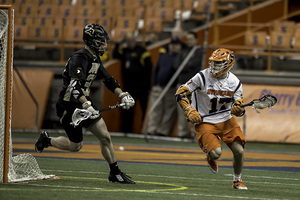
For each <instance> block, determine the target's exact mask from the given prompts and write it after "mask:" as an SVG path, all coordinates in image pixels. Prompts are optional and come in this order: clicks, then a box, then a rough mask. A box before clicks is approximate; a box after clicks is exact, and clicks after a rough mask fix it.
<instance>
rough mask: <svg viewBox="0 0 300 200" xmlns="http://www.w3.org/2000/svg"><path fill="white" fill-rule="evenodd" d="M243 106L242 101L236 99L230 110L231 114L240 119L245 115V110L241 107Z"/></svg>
mask: <svg viewBox="0 0 300 200" xmlns="http://www.w3.org/2000/svg"><path fill="white" fill-rule="evenodd" d="M243 104H244V101H243V99H238V100H236V101H235V102H234V104H233V106H232V107H231V108H230V111H231V114H232V115H235V116H237V117H241V116H243V115H244V113H245V109H244V108H242V107H241V105H243Z"/></svg>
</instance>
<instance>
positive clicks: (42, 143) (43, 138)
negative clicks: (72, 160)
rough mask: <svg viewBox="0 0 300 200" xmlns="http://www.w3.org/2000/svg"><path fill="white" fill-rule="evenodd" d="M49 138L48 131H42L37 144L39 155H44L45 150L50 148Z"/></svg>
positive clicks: (36, 148)
mask: <svg viewBox="0 0 300 200" xmlns="http://www.w3.org/2000/svg"><path fill="white" fill-rule="evenodd" d="M49 139H50V138H49V136H48V133H47V132H46V131H42V132H41V133H40V137H39V139H38V140H37V141H36V142H35V151H36V152H38V153H42V151H43V150H44V148H46V147H48V146H49V145H48V141H49Z"/></svg>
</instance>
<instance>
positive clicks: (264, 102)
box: [201, 94, 277, 118]
mask: <svg viewBox="0 0 300 200" xmlns="http://www.w3.org/2000/svg"><path fill="white" fill-rule="evenodd" d="M276 102H277V98H276V97H274V96H272V95H270V94H266V95H264V96H262V97H261V98H259V99H254V100H252V101H251V102H250V103H247V104H244V105H241V107H242V108H244V107H246V106H252V108H253V109H254V110H255V111H256V112H257V113H260V112H259V111H258V110H257V109H265V108H271V107H273V106H274V105H275V104H276ZM228 111H230V108H229V109H225V110H220V111H217V112H213V113H209V114H206V115H203V116H201V117H202V118H204V117H209V116H212V115H216V114H219V113H223V112H228Z"/></svg>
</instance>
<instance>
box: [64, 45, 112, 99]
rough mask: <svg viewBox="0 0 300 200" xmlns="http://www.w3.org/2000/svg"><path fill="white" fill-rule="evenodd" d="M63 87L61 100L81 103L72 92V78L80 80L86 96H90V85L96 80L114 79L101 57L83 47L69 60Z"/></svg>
mask: <svg viewBox="0 0 300 200" xmlns="http://www.w3.org/2000/svg"><path fill="white" fill-rule="evenodd" d="M62 77H63V89H62V91H61V92H60V95H59V101H64V102H74V103H79V101H78V99H76V98H75V97H74V96H73V95H72V94H71V92H70V89H69V88H70V87H69V85H70V81H71V78H76V79H78V80H79V82H80V86H81V90H82V92H83V94H84V96H86V97H89V95H90V87H91V85H92V83H93V81H94V80H95V78H96V77H97V78H99V79H104V80H108V79H112V76H111V75H110V74H109V73H108V72H107V71H106V69H105V68H104V66H103V64H102V62H101V60H100V58H99V57H98V56H97V57H96V56H93V55H92V54H91V53H90V52H89V51H88V50H87V49H85V48H83V49H80V50H79V51H76V52H75V53H74V54H73V55H72V56H71V57H70V58H69V60H68V61H67V64H66V66H65V70H64V71H63V74H62Z"/></svg>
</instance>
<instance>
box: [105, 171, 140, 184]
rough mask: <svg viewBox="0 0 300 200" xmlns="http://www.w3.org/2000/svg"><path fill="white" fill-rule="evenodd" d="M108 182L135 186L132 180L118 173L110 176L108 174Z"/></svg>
mask: <svg viewBox="0 0 300 200" xmlns="http://www.w3.org/2000/svg"><path fill="white" fill-rule="evenodd" d="M108 180H109V181H110V182H113V183H114V182H118V183H123V184H135V182H134V181H133V180H131V177H130V176H128V175H126V174H125V173H123V172H121V171H119V173H118V174H112V173H110V174H109V176H108Z"/></svg>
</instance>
